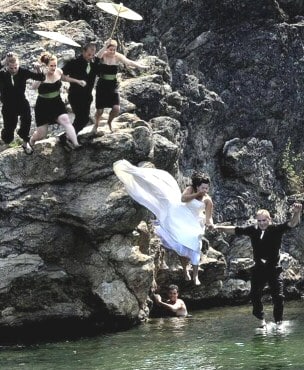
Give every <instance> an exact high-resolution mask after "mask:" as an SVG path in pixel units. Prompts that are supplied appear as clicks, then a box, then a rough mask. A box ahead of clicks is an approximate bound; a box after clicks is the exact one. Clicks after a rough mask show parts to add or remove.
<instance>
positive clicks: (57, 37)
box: [34, 31, 80, 47]
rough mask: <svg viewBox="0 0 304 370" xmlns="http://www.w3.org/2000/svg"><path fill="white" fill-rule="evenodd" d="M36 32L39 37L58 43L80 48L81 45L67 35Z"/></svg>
mask: <svg viewBox="0 0 304 370" xmlns="http://www.w3.org/2000/svg"><path fill="white" fill-rule="evenodd" d="M34 32H35V33H36V34H37V35H39V36H43V37H46V38H48V39H51V40H54V41H57V42H61V43H62V44H67V45H71V46H78V47H80V45H79V44H77V42H75V41H74V40H72V39H70V38H69V37H67V36H65V35H62V34H61V33H59V32H50V31H34Z"/></svg>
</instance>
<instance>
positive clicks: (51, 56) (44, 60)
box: [39, 52, 57, 65]
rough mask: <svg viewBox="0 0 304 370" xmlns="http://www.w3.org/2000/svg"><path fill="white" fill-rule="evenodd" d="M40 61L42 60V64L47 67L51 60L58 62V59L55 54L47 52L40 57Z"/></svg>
mask: <svg viewBox="0 0 304 370" xmlns="http://www.w3.org/2000/svg"><path fill="white" fill-rule="evenodd" d="M39 60H40V62H41V63H43V64H45V65H48V64H49V63H50V61H51V60H57V57H56V56H55V55H54V54H51V53H48V52H45V53H43V54H41V55H40V58H39Z"/></svg>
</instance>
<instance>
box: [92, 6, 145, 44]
mask: <svg viewBox="0 0 304 370" xmlns="http://www.w3.org/2000/svg"><path fill="white" fill-rule="evenodd" d="M96 5H97V6H98V8H100V9H101V10H103V11H105V12H107V13H110V14H112V15H115V16H116V19H115V23H114V26H113V29H112V33H111V36H110V38H112V37H113V34H114V31H115V28H116V25H117V21H118V18H119V17H120V18H126V19H130V20H132V21H141V20H142V16H141V15H139V14H138V13H136V12H134V11H133V10H131V9H129V8H127V7H126V6H124V5H123V4H122V3H120V4H114V3H97V4H96Z"/></svg>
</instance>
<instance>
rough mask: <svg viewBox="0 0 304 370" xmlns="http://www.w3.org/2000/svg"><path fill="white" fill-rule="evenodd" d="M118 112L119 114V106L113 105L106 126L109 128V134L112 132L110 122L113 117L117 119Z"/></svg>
mask: <svg viewBox="0 0 304 370" xmlns="http://www.w3.org/2000/svg"><path fill="white" fill-rule="evenodd" d="M119 112H120V106H119V105H113V107H112V110H111V112H110V114H109V118H108V125H109V128H110V131H111V132H113V130H112V121H113V119H114V118H115V117H117V116H118V115H119Z"/></svg>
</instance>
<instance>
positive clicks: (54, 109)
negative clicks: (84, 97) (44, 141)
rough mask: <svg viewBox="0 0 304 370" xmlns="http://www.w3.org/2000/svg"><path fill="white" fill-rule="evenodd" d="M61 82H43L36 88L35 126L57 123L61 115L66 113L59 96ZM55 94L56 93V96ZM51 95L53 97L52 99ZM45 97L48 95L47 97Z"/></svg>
mask: <svg viewBox="0 0 304 370" xmlns="http://www.w3.org/2000/svg"><path fill="white" fill-rule="evenodd" d="M60 88H61V80H57V81H56V82H53V83H50V82H44V83H42V84H41V85H40V86H39V87H38V93H39V95H38V97H37V101H36V106H35V117H36V126H37V127H39V126H43V125H46V124H49V125H51V124H54V123H57V118H58V117H59V116H60V115H61V114H65V113H67V111H66V108H65V105H64V103H63V101H62V99H61V96H60ZM56 92H57V93H58V94H57V95H56ZM52 94H53V96H54V95H56V96H54V97H52ZM47 95H50V96H49V97H47Z"/></svg>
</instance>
